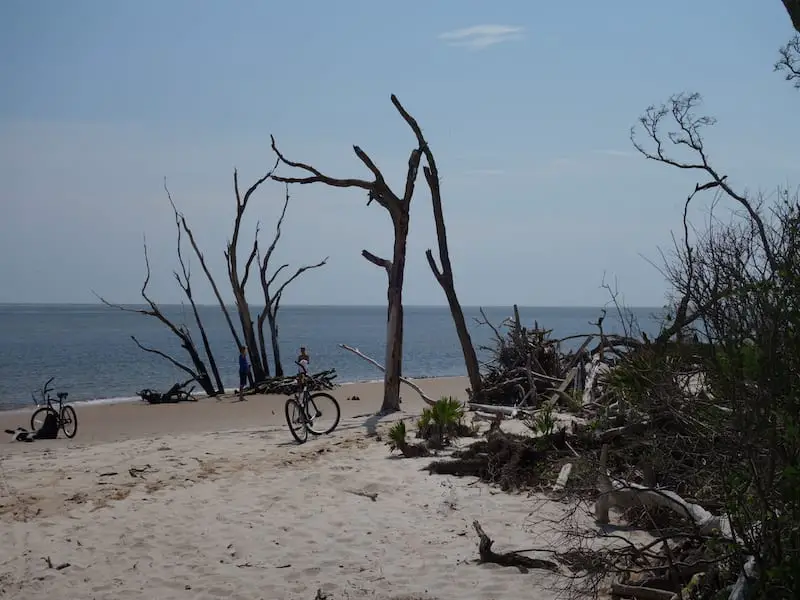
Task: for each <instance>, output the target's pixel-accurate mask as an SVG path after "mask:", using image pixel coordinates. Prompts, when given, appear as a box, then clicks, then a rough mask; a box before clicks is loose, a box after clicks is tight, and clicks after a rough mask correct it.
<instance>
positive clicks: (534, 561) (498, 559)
mask: <svg viewBox="0 0 800 600" xmlns="http://www.w3.org/2000/svg"><path fill="white" fill-rule="evenodd" d="M472 526H473V527H474V528H475V532H476V533H477V534H478V538H479V541H478V556H480V562H482V563H494V564H496V565H500V566H503V567H516V568H517V569H519V570H520V572H521V573H527V572H528V569H546V570H548V571H554V572H558V565H557V564H556V563H554V562H553V561H551V560H543V559H540V558H530V557H528V556H523V555H522V554H518V553H516V552H505V553H503V554H498V553H497V552H495V551H494V550H492V545H493V544H494V540H492V539H491V538H490V537H489V536H488V535H486V532H484V531H483V528H482V527H481V524H480V523H479V522H478V521H473V522H472Z"/></svg>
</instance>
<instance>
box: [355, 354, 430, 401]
mask: <svg viewBox="0 0 800 600" xmlns="http://www.w3.org/2000/svg"><path fill="white" fill-rule="evenodd" d="M339 348H342V349H343V350H347V351H348V352H352V353H353V354H355V355H356V356H358V357H360V358H363V359H364V360H365V361H367V362H368V363H370V364H371V365H372V366H374V367H376V368H378V369H380V370H381V371H384V372H385V371H386V369H385V368H384V366H383V365H382V364H381V363H379V362H378V361H377V360H375V359H374V358H370V357H369V356H367V355H366V354H364V353H363V352H361V351H360V350H359V349H358V348H353V347H352V346H348V345H347V344H339ZM400 381H402V382H403V383H405V384H406V385H407V386H409V387H410V388H412V389H413V390H414V391H415V392H417V393H418V394H419V395H420V397H421V398H422V400H423V401H424V402H425V404H427V405H429V406H433V405H434V404H436V400H434V399H433V398H431V397H430V396H428V395H427V394H426V393H425V392H423V391H422V389H421V388H420V387H419V386H418V385H417V384H416V383H414V382H413V381H410V380H408V379H406V378H405V377H402V376H401V377H400Z"/></svg>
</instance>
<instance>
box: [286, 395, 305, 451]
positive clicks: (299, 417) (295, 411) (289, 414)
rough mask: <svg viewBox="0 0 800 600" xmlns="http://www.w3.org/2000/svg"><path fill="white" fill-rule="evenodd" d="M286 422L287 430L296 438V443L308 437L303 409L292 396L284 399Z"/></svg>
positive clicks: (302, 441)
mask: <svg viewBox="0 0 800 600" xmlns="http://www.w3.org/2000/svg"><path fill="white" fill-rule="evenodd" d="M285 412H286V422H287V423H288V424H289V431H291V432H292V437H293V438H294V439H296V440H297V443H298V444H302V443H304V442H305V441H306V440H307V439H308V430H307V429H306V419H305V416H304V415H303V409H302V408H300V404H299V403H298V402H297V400H295V399H294V398H289V399H288V400H287V401H286V409H285Z"/></svg>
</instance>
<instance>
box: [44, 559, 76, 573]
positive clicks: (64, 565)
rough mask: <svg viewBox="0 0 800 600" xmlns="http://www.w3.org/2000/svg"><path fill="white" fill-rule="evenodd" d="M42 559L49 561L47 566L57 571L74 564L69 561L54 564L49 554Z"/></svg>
mask: <svg viewBox="0 0 800 600" xmlns="http://www.w3.org/2000/svg"><path fill="white" fill-rule="evenodd" d="M42 560H43V561H44V562H46V563H47V568H48V569H55V570H56V571H63V570H64V569H66V568H67V567H71V566H72V565H71V564H69V563H68V562H65V563H61V564H58V565H53V561H52V560H50V557H49V556H43V557H42Z"/></svg>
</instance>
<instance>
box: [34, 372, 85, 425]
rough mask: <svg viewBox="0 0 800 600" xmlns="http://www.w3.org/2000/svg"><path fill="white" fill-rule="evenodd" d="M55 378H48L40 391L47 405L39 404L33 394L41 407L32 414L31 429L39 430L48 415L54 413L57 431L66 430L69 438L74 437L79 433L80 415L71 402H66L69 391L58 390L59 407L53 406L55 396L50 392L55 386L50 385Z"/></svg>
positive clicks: (37, 403)
mask: <svg viewBox="0 0 800 600" xmlns="http://www.w3.org/2000/svg"><path fill="white" fill-rule="evenodd" d="M53 379H55V377H51V378H50V379H48V380H47V383H45V384H44V387H43V388H42V391H41V392H40V394H41V399H42V402H43V403H44V404H45V406H42V405H41V404H39V401H38V400H37V399H36V396H33V394H31V396H32V397H33V401H34V403H35V404H36V406H38V407H39V408H37V409H36V410H35V411H34V413H33V415H32V416H31V429H32V430H33V431H39V430H40V429H41V428H42V426H43V425H44V422H45V419H46V418H47V415H48V414H52V415H53V416H55V418H56V423H57V429H56V431H58V429H61V430H62V431H63V432H64V435H66V436H67V437H68V438H74V437H75V434H76V433H78V415H77V414H76V413H75V409H74V408H72V406H70V405H69V404H64V401H65V400H66V399H67V396H69V394H68V393H67V392H58V393H57V394H56V398H57V402H58V408H56V407H54V406H53V398H52V396H50V392H52V391H53V388H51V387H50V384H51V383H52V382H53Z"/></svg>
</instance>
